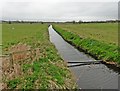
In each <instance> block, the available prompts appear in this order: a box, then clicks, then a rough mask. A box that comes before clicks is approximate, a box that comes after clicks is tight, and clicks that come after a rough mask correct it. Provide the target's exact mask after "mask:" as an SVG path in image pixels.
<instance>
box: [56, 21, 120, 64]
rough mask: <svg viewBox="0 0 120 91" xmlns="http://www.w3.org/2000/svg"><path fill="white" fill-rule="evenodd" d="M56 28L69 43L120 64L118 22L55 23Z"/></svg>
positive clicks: (112, 62) (106, 60)
mask: <svg viewBox="0 0 120 91" xmlns="http://www.w3.org/2000/svg"><path fill="white" fill-rule="evenodd" d="M54 29H55V30H56V31H57V32H58V33H59V34H60V35H61V36H62V37H63V38H64V39H65V40H66V41H68V42H69V43H71V44H72V45H74V46H76V47H77V48H78V49H82V50H84V52H86V53H89V54H90V55H92V56H94V57H95V58H97V59H100V60H103V61H105V62H107V63H110V64H115V65H116V64H118V65H119V64H120V59H118V57H119V56H120V55H118V48H119V46H118V24H117V23H82V24H70V23H69V24H68V23H65V24H55V25H54Z"/></svg>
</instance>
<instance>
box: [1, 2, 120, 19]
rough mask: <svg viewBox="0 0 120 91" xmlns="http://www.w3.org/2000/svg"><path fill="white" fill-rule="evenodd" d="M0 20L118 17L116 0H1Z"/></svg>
mask: <svg viewBox="0 0 120 91" xmlns="http://www.w3.org/2000/svg"><path fill="white" fill-rule="evenodd" d="M0 5H1V6H2V9H1V8H0V11H1V14H2V17H0V20H1V19H3V20H38V21H72V20H76V21H79V20H83V21H91V20H111V19H118V0H103V1H101V0H89V2H88V0H84V2H83V0H1V4H0Z"/></svg>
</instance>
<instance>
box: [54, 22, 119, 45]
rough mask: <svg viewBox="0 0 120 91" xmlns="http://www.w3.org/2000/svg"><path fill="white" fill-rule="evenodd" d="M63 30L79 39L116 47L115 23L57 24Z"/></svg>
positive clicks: (116, 27)
mask: <svg viewBox="0 0 120 91" xmlns="http://www.w3.org/2000/svg"><path fill="white" fill-rule="evenodd" d="M56 26H59V27H61V28H62V29H63V30H66V31H71V32H73V33H75V34H78V35H79V36H80V37H83V38H84V37H85V38H91V39H95V40H99V41H101V42H105V43H112V44H115V45H118V24H117V23H85V24H58V25H56Z"/></svg>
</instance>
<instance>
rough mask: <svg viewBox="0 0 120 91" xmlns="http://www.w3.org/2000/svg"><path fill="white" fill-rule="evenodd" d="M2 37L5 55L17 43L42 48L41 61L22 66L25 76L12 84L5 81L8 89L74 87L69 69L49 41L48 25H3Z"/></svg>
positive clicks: (11, 81) (30, 61) (17, 78)
mask: <svg viewBox="0 0 120 91" xmlns="http://www.w3.org/2000/svg"><path fill="white" fill-rule="evenodd" d="M13 27H14V29H13ZM2 34H3V36H2V38H3V41H2V43H3V52H8V51H7V50H4V49H8V48H10V47H11V46H12V45H16V44H18V43H23V44H24V43H25V44H27V45H29V46H31V48H32V49H35V48H40V58H39V59H38V60H34V61H32V60H30V59H29V60H25V61H24V62H23V63H22V64H20V66H21V70H22V75H19V76H16V77H15V78H14V79H12V80H9V79H4V82H6V83H7V86H8V87H7V88H11V89H16V88H17V89H55V88H56V89H60V88H61V89H63V88H65V89H66V88H68V89H72V88H74V87H75V85H74V81H73V79H72V75H71V73H70V71H69V69H68V68H67V66H66V64H65V63H64V61H63V60H62V59H61V58H60V56H59V55H58V53H57V50H56V49H55V47H54V46H53V45H52V43H51V42H50V41H49V36H48V26H47V25H46V24H3V33H2ZM16 62H17V61H16ZM18 64H19V63H18Z"/></svg>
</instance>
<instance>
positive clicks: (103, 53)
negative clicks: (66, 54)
mask: <svg viewBox="0 0 120 91" xmlns="http://www.w3.org/2000/svg"><path fill="white" fill-rule="evenodd" d="M53 28H54V30H55V31H56V32H57V33H58V34H59V35H60V36H62V38H63V39H64V40H65V41H66V42H68V43H69V44H71V45H72V46H74V47H75V48H77V49H78V50H79V51H82V52H84V53H85V54H88V55H90V56H92V57H93V58H94V59H96V60H102V63H104V64H106V65H111V66H113V67H114V68H115V67H116V69H118V71H119V72H120V56H119V52H118V51H119V50H120V48H119V47H117V46H115V45H108V44H105V43H101V42H99V41H97V40H93V39H88V38H86V39H84V38H81V37H80V36H78V35H76V34H74V33H72V32H70V31H65V30H62V29H61V28H58V27H56V26H53Z"/></svg>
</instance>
